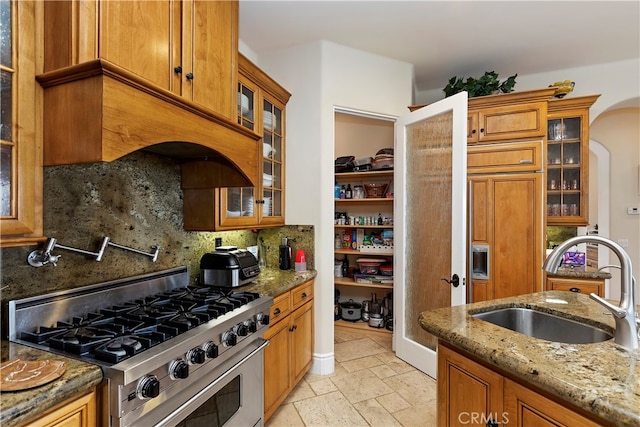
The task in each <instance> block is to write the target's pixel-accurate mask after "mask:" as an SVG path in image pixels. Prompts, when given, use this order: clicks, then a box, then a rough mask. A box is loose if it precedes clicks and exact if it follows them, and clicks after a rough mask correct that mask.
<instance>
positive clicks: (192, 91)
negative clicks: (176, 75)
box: [143, 0, 238, 119]
mask: <svg viewBox="0 0 640 427" xmlns="http://www.w3.org/2000/svg"><path fill="white" fill-rule="evenodd" d="M143 3H145V2H143ZM183 3H184V8H185V10H188V12H186V13H184V17H185V18H184V19H187V20H188V22H184V24H183V25H184V28H183V36H182V37H183V40H185V42H186V43H190V45H189V47H187V48H185V49H184V50H183V59H182V62H183V64H185V65H184V67H185V68H184V70H185V72H187V73H188V72H189V71H187V70H190V72H191V73H192V76H191V78H188V77H187V78H186V79H183V80H182V84H183V85H184V86H183V90H182V95H183V96H185V97H186V98H187V99H190V100H192V101H193V102H195V103H197V104H200V105H203V106H205V107H208V108H210V109H211V110H213V111H216V112H218V113H220V114H221V115H223V116H224V117H226V118H228V119H235V117H236V112H235V110H236V93H235V90H234V89H235V86H236V81H237V80H236V79H237V77H236V72H237V69H236V64H237V59H236V58H237V52H238V38H237V33H238V2H237V1H195V0H183ZM185 76H186V75H185Z"/></svg>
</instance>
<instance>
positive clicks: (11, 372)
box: [0, 359, 67, 391]
mask: <svg viewBox="0 0 640 427" xmlns="http://www.w3.org/2000/svg"><path fill="white" fill-rule="evenodd" d="M66 369H67V365H66V363H65V362H62V361H60V360H35V361H26V360H21V359H12V360H7V361H6V362H4V363H2V364H0V391H20V390H27V389H30V388H33V387H38V386H41V385H44V384H46V383H48V382H51V381H53V380H55V379H58V378H60V377H61V376H62V374H64V371H65V370H66Z"/></svg>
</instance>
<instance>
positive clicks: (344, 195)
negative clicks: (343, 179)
mask: <svg viewBox="0 0 640 427" xmlns="http://www.w3.org/2000/svg"><path fill="white" fill-rule="evenodd" d="M346 195H347V188H346V187H345V186H344V185H343V186H342V188H340V198H341V199H344V198H346Z"/></svg>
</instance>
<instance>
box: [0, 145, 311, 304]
mask: <svg viewBox="0 0 640 427" xmlns="http://www.w3.org/2000/svg"><path fill="white" fill-rule="evenodd" d="M182 221H183V215H182V190H181V188H180V162H179V161H178V160H175V159H172V158H168V157H164V156H159V155H156V154H152V153H147V152H135V153H132V154H130V155H128V156H125V157H123V158H121V159H118V160H116V161H113V162H110V163H92V164H80V165H70V166H55V167H46V168H45V169H44V233H45V236H47V237H54V238H56V239H57V241H58V244H61V245H64V246H70V247H73V248H78V249H83V250H86V251H89V252H97V251H98V249H99V245H100V242H101V240H102V238H103V236H109V238H110V241H112V242H114V243H117V244H120V245H124V246H127V247H131V248H135V249H138V250H141V251H143V252H153V250H152V246H156V245H158V246H160V247H161V250H160V253H159V256H158V260H157V261H156V262H155V263H154V262H152V260H151V258H150V257H146V256H144V255H140V254H136V253H133V252H129V251H124V250H122V249H118V248H114V247H107V249H106V250H105V253H104V256H103V259H102V261H100V262H96V261H95V258H91V257H88V256H85V255H82V254H79V253H74V252H70V251H67V250H64V249H60V248H56V249H55V250H54V251H53V252H54V253H55V254H56V255H61V257H60V260H59V262H58V265H57V267H54V266H52V265H46V266H43V267H40V268H35V267H32V266H30V265H29V264H28V263H27V256H28V254H29V253H30V252H31V251H33V250H34V249H36V248H35V247H19V248H5V249H1V250H0V263H1V264H0V269H1V270H0V271H1V274H2V280H1V282H0V287H2V288H4V289H3V290H2V291H0V295H1V296H0V298H1V300H2V303H6V302H7V301H9V300H12V299H17V298H24V297H28V296H33V295H39V294H44V293H49V292H53V291H56V290H62V289H69V288H75V287H80V286H85V285H89V284H94V283H99V282H104V281H108V280H113V279H118V278H122V277H128V276H135V275H139V274H144V273H150V272H154V271H160V270H164V269H168V268H173V267H177V266H181V265H187V266H189V269H190V274H191V280H192V282H193V280H194V279H195V277H196V276H197V275H198V273H199V268H200V258H201V257H202V255H203V254H204V253H206V252H209V251H212V250H213V249H214V247H215V244H214V243H215V238H216V237H221V238H222V244H223V245H234V246H238V247H241V248H245V247H247V246H251V245H256V244H257V243H258V241H259V239H262V240H264V246H265V247H266V249H267V252H266V253H267V265H268V266H269V267H275V268H277V266H278V245H279V244H280V241H281V239H282V238H283V237H290V238H292V239H294V240H295V241H292V242H291V246H292V247H293V251H294V254H295V249H297V248H302V249H304V250H305V253H306V257H307V268H308V269H313V267H314V263H313V248H314V229H313V226H308V225H288V226H285V227H280V228H273V229H264V230H239V231H227V232H189V231H184V230H183V227H182ZM3 305H4V304H3Z"/></svg>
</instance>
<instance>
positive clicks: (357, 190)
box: [353, 185, 364, 199]
mask: <svg viewBox="0 0 640 427" xmlns="http://www.w3.org/2000/svg"><path fill="white" fill-rule="evenodd" d="M353 198H354V199H364V187H363V186H362V185H354V186H353Z"/></svg>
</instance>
